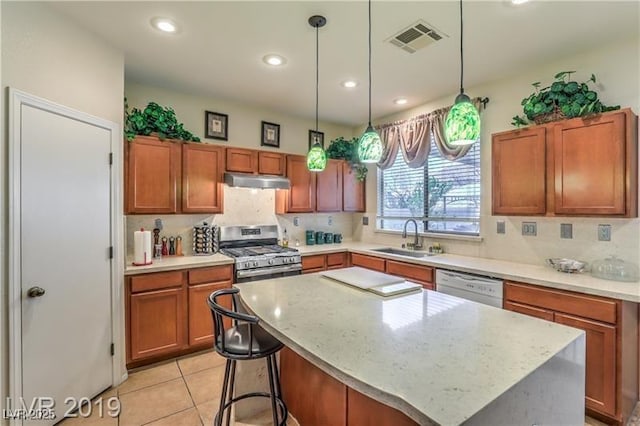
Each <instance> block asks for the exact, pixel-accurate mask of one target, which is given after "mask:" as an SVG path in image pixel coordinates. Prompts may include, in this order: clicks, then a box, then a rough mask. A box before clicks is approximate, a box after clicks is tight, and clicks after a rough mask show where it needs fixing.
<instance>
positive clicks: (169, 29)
mask: <svg viewBox="0 0 640 426" xmlns="http://www.w3.org/2000/svg"><path fill="white" fill-rule="evenodd" d="M151 26H152V27H153V28H155V29H157V30H160V31H162V32H165V33H177V32H178V26H177V25H176V23H175V22H174V21H172V20H171V19H168V18H153V19H152V20H151Z"/></svg>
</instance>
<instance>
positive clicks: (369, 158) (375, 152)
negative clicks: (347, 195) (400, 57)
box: [358, 0, 382, 163]
mask: <svg viewBox="0 0 640 426" xmlns="http://www.w3.org/2000/svg"><path fill="white" fill-rule="evenodd" d="M381 158H382V141H381V140H380V135H378V132H376V131H375V130H374V128H373V126H371V0H369V125H368V126H367V130H365V131H364V133H363V134H362V136H360V139H359V140H358V159H359V160H360V162H361V163H377V162H378V161H380V159H381Z"/></svg>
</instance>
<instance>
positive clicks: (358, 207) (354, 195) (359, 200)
mask: <svg viewBox="0 0 640 426" xmlns="http://www.w3.org/2000/svg"><path fill="white" fill-rule="evenodd" d="M365 203H366V195H365V181H364V180H358V179H357V178H356V172H354V171H353V170H351V166H349V163H347V162H346V161H344V162H342V210H343V211H345V212H364V211H365V210H366V205H365Z"/></svg>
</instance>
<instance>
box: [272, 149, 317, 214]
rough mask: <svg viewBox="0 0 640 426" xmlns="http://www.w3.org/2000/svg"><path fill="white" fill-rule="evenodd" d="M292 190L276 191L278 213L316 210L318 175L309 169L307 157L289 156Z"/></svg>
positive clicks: (289, 176)
mask: <svg viewBox="0 0 640 426" xmlns="http://www.w3.org/2000/svg"><path fill="white" fill-rule="evenodd" d="M287 177H288V178H289V180H290V181H291V188H290V189H287V190H284V191H282V190H281V191H276V213H278V214H283V213H312V212H314V211H315V209H316V175H315V173H313V172H310V171H309V170H308V169H307V157H304V156H301V155H287Z"/></svg>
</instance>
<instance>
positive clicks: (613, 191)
mask: <svg viewBox="0 0 640 426" xmlns="http://www.w3.org/2000/svg"><path fill="white" fill-rule="evenodd" d="M625 132H626V127H625V114H624V113H622V112H621V113H617V114H605V115H600V116H597V117H596V118H593V119H573V120H567V121H564V122H561V123H558V124H557V125H555V126H554V141H553V145H554V157H555V169H554V171H555V212H556V213H558V214H586V215H624V214H625V211H626V209H625V208H626V204H625V193H626V187H625V176H626V169H625V167H626V162H625V159H626V154H625V145H626V139H625V135H626V133H625ZM635 190H636V191H637V187H636V188H635Z"/></svg>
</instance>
